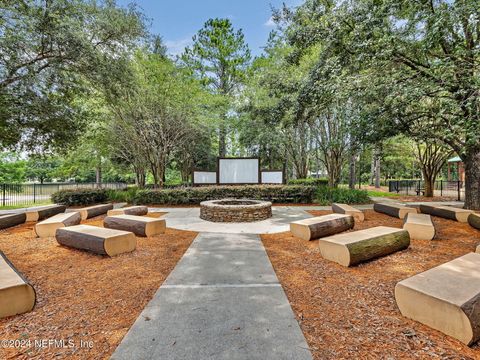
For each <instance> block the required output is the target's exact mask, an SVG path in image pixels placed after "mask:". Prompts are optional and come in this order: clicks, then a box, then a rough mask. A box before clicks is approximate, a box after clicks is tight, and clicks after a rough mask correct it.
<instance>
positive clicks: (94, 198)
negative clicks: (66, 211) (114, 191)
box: [52, 189, 108, 206]
mask: <svg viewBox="0 0 480 360" xmlns="http://www.w3.org/2000/svg"><path fill="white" fill-rule="evenodd" d="M106 201H108V194H107V190H104V189H80V190H61V191H57V192H56V193H54V194H52V202H53V203H55V204H61V205H66V206H79V205H92V204H99V203H103V202H106Z"/></svg>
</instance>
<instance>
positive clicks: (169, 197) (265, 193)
mask: <svg viewBox="0 0 480 360" xmlns="http://www.w3.org/2000/svg"><path fill="white" fill-rule="evenodd" d="M314 195H315V187H313V186H298V185H297V186H294V185H248V186H204V187H190V188H176V189H163V190H138V192H137V193H136V195H135V197H134V199H133V201H132V203H134V204H152V205H154V204H156V205H159V204H172V205H180V204H192V205H195V204H199V203H200V202H202V201H206V200H215V199H225V198H248V199H257V200H268V201H272V202H276V203H310V202H312V200H313V198H314Z"/></svg>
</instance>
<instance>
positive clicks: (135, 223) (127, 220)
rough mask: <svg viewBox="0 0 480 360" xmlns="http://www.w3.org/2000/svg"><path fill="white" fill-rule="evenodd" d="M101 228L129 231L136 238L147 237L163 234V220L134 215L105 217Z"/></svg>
mask: <svg viewBox="0 0 480 360" xmlns="http://www.w3.org/2000/svg"><path fill="white" fill-rule="evenodd" d="M103 226H105V227H106V228H109V229H117V230H125V231H131V232H133V233H134V234H135V235H137V236H142V237H149V236H155V235H159V234H163V233H164V232H165V227H166V226H165V220H164V219H158V218H151V217H146V216H136V215H114V216H107V217H106V218H105V219H104V220H103Z"/></svg>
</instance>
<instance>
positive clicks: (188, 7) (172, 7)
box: [118, 0, 301, 55]
mask: <svg viewBox="0 0 480 360" xmlns="http://www.w3.org/2000/svg"><path fill="white" fill-rule="evenodd" d="M132 2H133V3H136V4H138V5H139V6H140V7H141V8H142V9H143V11H144V13H145V14H146V16H147V17H148V18H149V19H150V21H151V27H150V31H151V32H152V33H155V34H159V35H161V36H162V37H163V40H164V42H165V44H166V45H167V47H168V52H169V53H170V54H171V55H177V54H180V53H181V52H182V51H183V49H184V48H185V46H188V45H189V44H191V39H192V36H193V35H194V34H195V33H196V32H197V31H198V30H199V29H200V28H202V26H203V24H204V23H205V21H207V20H208V19H209V18H215V17H221V18H225V17H227V18H229V19H230V20H231V21H232V23H233V25H234V27H235V29H238V28H241V29H242V30H243V33H244V34H245V38H246V41H247V42H248V45H249V47H250V50H251V51H252V54H253V55H259V54H260V53H261V51H262V49H261V47H262V46H264V45H265V42H266V41H267V39H268V34H269V32H270V31H271V30H272V29H273V28H274V24H273V23H272V21H271V19H270V18H271V14H272V12H271V7H272V6H273V7H274V8H279V7H281V5H282V3H286V5H287V6H294V5H298V4H299V3H301V0H118V3H119V4H120V5H122V6H124V5H127V4H129V3H132Z"/></svg>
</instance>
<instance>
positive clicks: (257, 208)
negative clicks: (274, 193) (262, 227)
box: [200, 199, 272, 222]
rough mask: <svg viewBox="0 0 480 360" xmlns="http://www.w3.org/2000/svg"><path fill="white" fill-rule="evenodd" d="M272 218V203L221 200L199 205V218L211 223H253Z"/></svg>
mask: <svg viewBox="0 0 480 360" xmlns="http://www.w3.org/2000/svg"><path fill="white" fill-rule="evenodd" d="M271 217H272V203H271V202H269V201H260V200H250V199H222V200H210V201H203V202H201V203H200V218H201V219H203V220H207V221H213V222H253V221H260V220H265V219H268V218H271Z"/></svg>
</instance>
